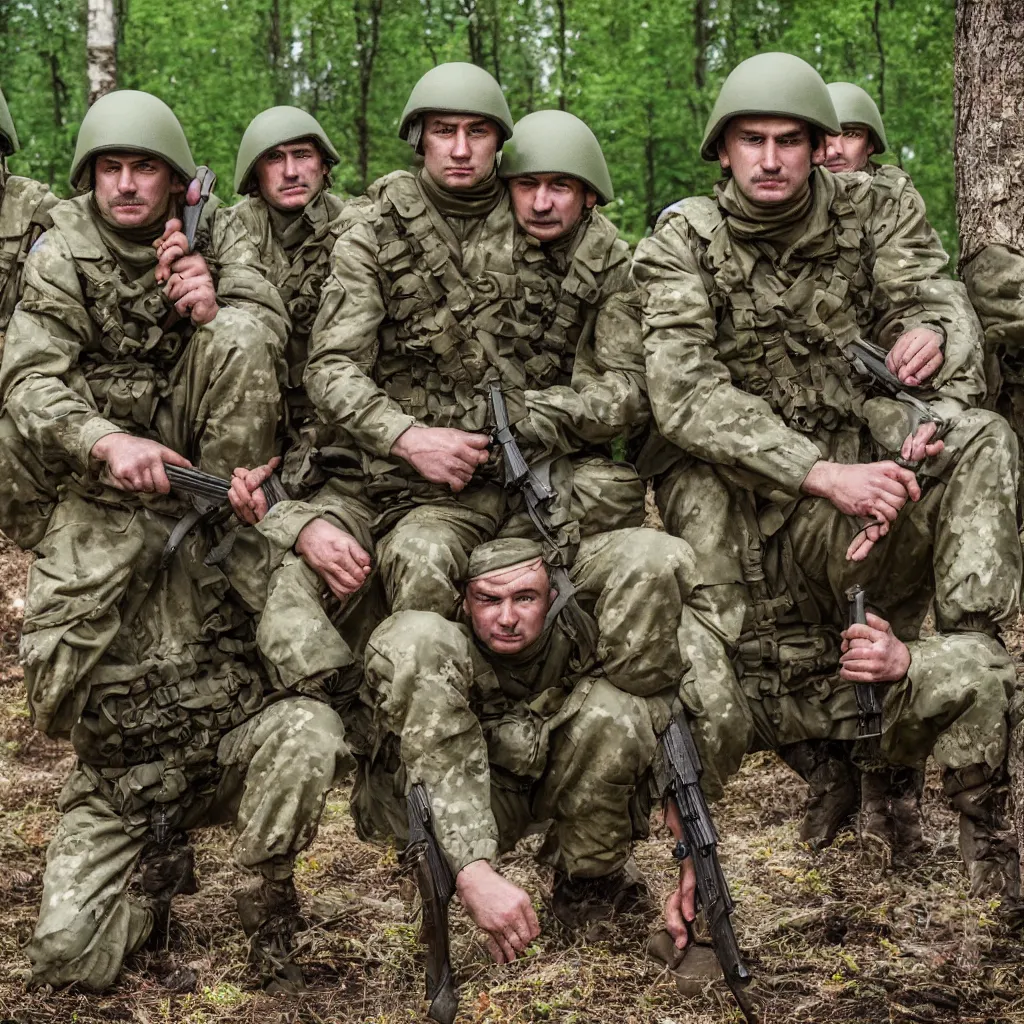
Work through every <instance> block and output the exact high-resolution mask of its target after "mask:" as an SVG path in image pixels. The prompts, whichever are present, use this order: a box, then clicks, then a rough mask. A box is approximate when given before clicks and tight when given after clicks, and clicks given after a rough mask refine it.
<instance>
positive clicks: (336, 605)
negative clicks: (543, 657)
mask: <svg viewBox="0 0 1024 1024" xmlns="http://www.w3.org/2000/svg"><path fill="white" fill-rule="evenodd" d="M567 461H568V460H567ZM569 480H570V486H571V494H572V499H571V500H572V503H573V516H574V517H575V519H576V520H579V521H582V522H583V523H584V529H583V531H582V532H583V533H584V535H586V536H590V535H593V534H596V533H599V532H604V531H606V530H611V529H616V528H618V526H620V525H623V526H639V525H640V524H641V523H642V522H643V518H644V485H643V484H642V482H641V481H640V479H639V477H638V476H637V475H636V471H635V470H634V469H633V467H632V466H630V465H629V464H628V463H617V462H612V461H611V460H610V459H604V458H600V457H597V456H581V457H580V458H579V459H578V460H576V461H575V463H574V465H573V467H572V476H571V477H570V478H569ZM405 504H408V502H405ZM399 508H401V504H400V505H399ZM508 511H509V507H508V501H507V498H506V495H505V492H504V491H503V490H502V489H501V488H498V487H496V486H494V485H483V486H481V487H478V488H475V489H473V490H471V491H470V492H469V494H465V495H462V496H460V497H459V498H455V497H454V496H453V497H452V498H451V499H450V500H445V501H433V502H430V503H424V504H419V505H414V506H412V507H410V508H408V509H404V510H402V511H400V512H399V513H398V521H397V523H395V525H394V526H392V527H391V528H390V529H389V530H388V531H387V532H386V533H385V534H384V536H383V538H382V539H380V540H379V541H377V539H376V538H377V536H378V535H379V532H380V528H379V524H380V521H381V520H383V521H390V520H393V519H394V517H395V514H396V512H395V509H394V508H393V507H390V506H389V507H388V508H387V509H386V510H385V512H384V514H383V515H381V516H379V517H378V515H377V513H376V512H375V510H374V509H373V508H372V507H371V505H370V504H369V502H368V500H367V498H366V497H365V494H364V493H362V489H361V488H359V487H358V486H356V485H352V484H351V483H349V482H348V481H346V480H344V479H340V478H339V479H332V480H329V481H328V482H327V483H326V484H324V485H323V486H322V487H321V488H320V489H319V490H318V491H317V493H316V494H314V495H313V496H311V497H310V498H308V499H307V500H305V501H288V502H282V503H280V504H279V505H277V506H275V507H274V508H273V509H272V510H271V512H270V513H269V514H268V515H267V516H266V517H265V518H264V520H263V521H262V522H261V523H260V524H259V525H258V527H257V529H258V530H259V532H260V533H261V534H262V535H263V536H264V537H265V538H266V539H267V540H268V541H269V544H270V548H271V550H272V552H273V553H274V557H273V559H272V575H271V577H270V582H269V586H268V588H267V606H266V608H265V609H264V612H263V615H262V617H261V619H260V626H259V634H258V640H259V647H260V650H261V652H262V653H263V655H264V656H265V658H266V660H267V662H268V664H270V665H271V666H273V668H274V669H275V671H276V672H277V673H278V675H279V677H280V680H281V682H282V683H283V684H284V685H285V686H288V687H293V688H294V687H303V686H307V685H312V686H317V685H318V682H317V681H318V680H323V679H327V678H329V677H330V676H331V675H332V674H337V673H339V672H345V671H346V670H348V669H349V668H350V666H353V665H355V664H357V662H358V659H359V657H360V655H361V652H362V648H363V646H364V645H365V641H366V638H367V637H368V635H369V632H370V631H372V629H373V628H375V627H376V626H377V625H378V624H379V623H380V622H381V621H382V620H383V619H384V617H385V616H386V614H387V611H386V609H387V608H390V609H391V610H392V611H405V610H422V611H436V612H438V613H439V614H441V615H443V616H445V617H447V618H453V617H454V616H455V615H456V614H457V613H458V609H459V606H460V604H461V601H462V597H461V593H460V591H459V589H458V582H459V580H461V579H462V577H463V576H464V575H465V572H466V568H467V566H468V564H469V555H470V553H471V552H472V550H473V548H474V547H476V545H477V544H480V543H483V542H484V541H486V540H490V539H491V538H492V537H494V536H495V534H496V533H498V531H499V527H500V526H501V525H502V522H503V520H505V517H506V513H507V512H508ZM318 517H319V518H324V519H326V520H327V521H328V522H331V523H333V524H334V525H335V526H338V527H340V528H341V529H343V530H345V531H347V532H348V533H350V534H351V535H352V536H353V537H354V538H355V539H356V540H357V541H358V542H359V544H360V545H361V546H362V547H363V548H364V549H365V550H366V551H368V552H369V553H370V554H371V555H372V556H374V559H375V563H376V565H375V573H374V576H373V577H372V578H371V580H370V581H369V582H368V583H367V585H366V587H364V590H363V591H360V593H359V594H356V595H353V597H352V598H350V599H349V600H347V601H344V602H339V601H338V600H337V599H336V598H333V597H330V596H329V595H326V588H325V586H324V583H323V581H322V580H320V578H319V577H318V576H317V574H316V573H315V572H313V570H311V569H310V568H309V567H308V566H307V565H306V564H305V562H304V561H303V560H302V559H301V558H300V557H299V556H298V555H296V554H295V553H294V552H293V548H294V546H295V544H296V542H297V540H298V537H299V534H300V533H301V532H302V530H303V528H304V527H306V526H307V525H308V524H309V523H310V522H311V521H312V520H314V519H316V518H318ZM515 519H516V520H517V524H518V525H520V526H522V527H523V528H524V529H526V530H527V531H528V532H532V530H533V527H532V524H531V523H529V520H528V518H527V517H526V515H525V513H523V514H519V515H516V516H515ZM508 525H509V524H508V522H507V520H506V521H505V526H506V527H507V526H508ZM351 674H352V673H351V672H349V675H351ZM306 680H309V681H310V682H309V683H307V682H305V681H306Z"/></svg>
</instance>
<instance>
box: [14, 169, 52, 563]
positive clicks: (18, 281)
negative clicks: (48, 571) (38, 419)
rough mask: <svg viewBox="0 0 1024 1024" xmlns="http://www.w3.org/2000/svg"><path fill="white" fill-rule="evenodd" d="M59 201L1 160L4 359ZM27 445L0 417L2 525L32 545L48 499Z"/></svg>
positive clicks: (18, 539) (24, 543) (23, 544)
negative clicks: (33, 252) (32, 259)
mask: <svg viewBox="0 0 1024 1024" xmlns="http://www.w3.org/2000/svg"><path fill="white" fill-rule="evenodd" d="M57 202H58V199H57V197H56V196H55V195H54V194H53V193H52V192H51V191H50V189H49V186H47V185H44V184H42V183H41V182H38V181H33V180H32V179H31V178H19V177H17V176H15V175H13V174H8V173H7V169H6V167H4V166H3V165H2V163H0V358H2V356H3V352H4V338H5V335H6V332H7V325H8V323H9V322H10V319H11V314H12V313H13V312H14V307H15V305H16V303H17V301H18V298H19V297H20V295H21V289H22V279H23V277H24V269H25V260H26V258H27V257H28V253H29V250H30V249H31V248H32V246H33V245H34V244H35V242H36V240H37V239H38V238H39V236H40V235H41V234H42V233H43V232H44V231H46V230H47V229H48V228H49V227H50V226H51V225H52V223H53V222H52V221H51V220H50V210H51V209H52V208H53V206H54V205H55V204H56V203H57ZM25 460H26V453H25V451H24V445H23V444H22V442H21V439H20V437H19V435H18V434H17V432H16V431H15V430H14V428H13V424H12V423H11V421H10V420H9V419H8V418H7V417H6V416H0V480H3V481H4V487H3V489H2V491H0V530H3V532H4V533H6V534H7V536H8V537H10V539H11V540H13V541H14V542H15V543H16V544H18V545H20V546H21V547H25V548H27V547H31V546H32V544H33V543H35V541H36V540H38V539H39V537H40V536H41V535H42V531H43V530H44V529H45V525H46V515H47V509H46V501H45V498H44V497H43V496H42V494H41V493H40V490H39V489H38V487H37V486H36V485H35V484H34V483H33V481H32V480H31V478H30V477H29V476H28V474H27V472H26V469H25V467H24V463H25Z"/></svg>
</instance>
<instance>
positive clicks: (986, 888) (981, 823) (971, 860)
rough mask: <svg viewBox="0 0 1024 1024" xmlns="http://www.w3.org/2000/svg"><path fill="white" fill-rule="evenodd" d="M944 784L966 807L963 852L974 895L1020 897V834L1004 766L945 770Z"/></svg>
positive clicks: (963, 809)
mask: <svg viewBox="0 0 1024 1024" xmlns="http://www.w3.org/2000/svg"><path fill="white" fill-rule="evenodd" d="M942 789H943V792H945V794H946V796H947V797H948V798H949V800H950V802H951V803H952V805H953V806H954V807H955V808H956V810H958V811H959V812H960V853H961V855H962V856H963V859H964V864H965V866H966V867H967V875H968V877H969V878H970V880H971V894H972V895H974V896H984V897H991V896H998V897H1001V898H1002V899H1004V900H1006V901H1009V902H1015V901H1017V900H1018V899H1019V897H1020V862H1019V860H1018V852H1017V838H1016V836H1015V835H1014V833H1013V831H1012V830H1011V829H1009V827H1008V823H1007V821H1006V817H1005V811H1006V791H1007V790H1006V778H1005V774H1004V772H1003V771H1002V770H1001V769H1000V770H998V771H993V770H992V769H991V768H989V767H988V765H969V766H968V767H967V768H961V769H959V770H957V771H954V770H952V769H950V768H947V769H945V770H944V771H943V773H942Z"/></svg>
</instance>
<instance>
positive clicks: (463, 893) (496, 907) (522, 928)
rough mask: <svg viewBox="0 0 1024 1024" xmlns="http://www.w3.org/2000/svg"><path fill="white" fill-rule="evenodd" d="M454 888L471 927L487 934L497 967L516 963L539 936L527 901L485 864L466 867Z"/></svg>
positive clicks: (520, 892)
mask: <svg viewBox="0 0 1024 1024" xmlns="http://www.w3.org/2000/svg"><path fill="white" fill-rule="evenodd" d="M455 888H456V889H457V890H458V893H459V899H461V900H462V905H463V906H464V907H465V908H466V910H467V911H468V913H469V916H470V917H471V918H472V919H473V923H474V924H475V925H476V926H477V928H479V929H480V930H481V931H484V932H486V933H487V936H488V938H487V949H488V951H489V952H490V954H491V956H492V957H493V959H494V962H495V963H496V964H507V963H510V962H511V961H513V960H515V958H516V954H517V953H522V952H523V950H524V949H526V947H527V946H529V944H530V943H531V942H533V940H534V939H535V938H537V936H538V935H540V922H538V920H537V914H536V913H535V912H534V909H533V904H532V903H531V902H530V897H529V896H527V895H526V893H525V892H523V890H522V889H520V888H519V886H518V885H514V884H513V883H512V882H510V881H509V880H508V879H507V878H503V877H502V876H501V875H500V874H498V872H497V871H495V870H494V868H492V867H491V865H490V864H488V863H487V861H485V860H475V861H473V862H472V863H471V864H467V865H466V866H465V867H464V868H463V869H462V870H461V871H460V872H459V876H458V878H456V879H455Z"/></svg>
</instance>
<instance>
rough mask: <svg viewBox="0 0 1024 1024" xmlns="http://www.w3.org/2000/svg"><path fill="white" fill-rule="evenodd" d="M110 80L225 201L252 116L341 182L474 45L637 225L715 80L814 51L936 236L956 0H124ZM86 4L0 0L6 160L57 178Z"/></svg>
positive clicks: (694, 165) (513, 100)
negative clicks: (909, 184) (275, 123)
mask: <svg viewBox="0 0 1024 1024" xmlns="http://www.w3.org/2000/svg"><path fill="white" fill-rule="evenodd" d="M118 3H119V9H120V13H121V21H120V26H119V34H120V45H119V51H118V65H119V82H120V84H121V85H122V86H125V87H131V88H137V89H147V90H151V91H153V92H155V93H157V94H158V95H159V96H161V97H162V98H163V99H165V100H166V101H167V102H168V103H169V104H170V105H171V106H172V107H173V108H174V110H175V111H176V112H177V113H178V115H179V117H180V118H181V120H182V123H183V124H184V126H185V130H186V132H187V133H188V135H189V138H190V140H191V143H192V148H193V152H194V153H195V156H196V159H197V160H198V161H200V162H206V163H209V164H210V165H211V166H212V167H213V168H214V170H216V171H217V173H218V175H219V176H220V185H219V189H218V190H219V192H220V194H221V195H222V196H227V194H228V192H229V191H230V184H229V182H230V180H231V173H232V170H233V167H234V159H235V150H236V147H237V145H238V140H239V139H240V137H241V134H242V131H243V130H244V128H245V126H246V124H247V123H248V122H249V119H250V118H251V117H252V116H253V115H255V114H256V113H258V112H259V111H260V110H262V109H263V108H265V107H267V106H271V105H272V104H275V103H295V104H297V105H299V106H304V107H306V108H307V109H308V110H310V111H311V112H312V113H313V114H314V115H315V116H316V117H318V118H319V119H320V120H321V123H322V124H323V125H324V127H325V128H326V130H327V132H328V134H329V135H330V136H331V138H332V139H333V140H334V142H335V145H336V146H337V147H338V149H339V151H340V152H341V154H342V157H343V159H342V163H341V165H340V166H339V167H338V168H337V170H336V171H335V175H334V177H335V182H336V185H337V187H338V188H339V190H340V191H345V192H359V191H361V190H362V189H363V188H364V187H365V185H366V184H367V183H368V182H369V181H372V180H373V179H374V178H375V177H378V176H379V175H381V174H384V173H387V172H388V171H391V170H394V169H395V168H397V167H405V166H408V165H409V162H410V152H409V149H408V147H407V146H406V145H405V143H403V142H401V141H400V140H399V139H398V138H397V121H398V115H399V114H400V112H401V109H402V106H403V104H404V102H405V99H406V97H407V95H408V92H409V89H410V88H411V86H412V84H413V83H414V82H415V80H416V79H417V78H418V77H419V75H421V74H422V73H423V72H424V71H426V70H427V69H428V68H430V67H432V66H433V65H435V64H437V63H440V62H442V61H446V60H473V61H474V62H475V63H478V64H481V65H482V66H484V67H486V68H487V69H488V70H490V71H491V72H492V73H494V74H495V75H496V77H497V78H498V79H499V81H501V82H502V84H503V86H504V87H505V89H506V92H507V94H508V98H509V105H510V106H511V108H512V112H513V114H514V115H515V116H516V117H521V116H522V115H523V114H526V113H528V112H529V111H531V110H535V109H538V108H542V107H547V106H552V107H558V106H561V107H564V108H565V109H567V110H571V111H572V112H573V113H575V114H578V115H579V116H580V117H582V118H583V119H584V120H585V121H587V122H588V123H589V124H590V126H591V127H592V128H593V129H594V131H595V132H596V134H597V136H598V138H599V139H601V141H602V143H603V145H604V147H605V153H606V156H607V159H608V164H609V167H610V169H611V173H612V178H613V181H614V183H615V190H616V193H617V199H616V201H615V203H614V204H612V206H611V208H610V209H609V211H608V212H609V213H610V214H611V216H612V217H613V218H614V219H615V220H616V221H617V223H618V224H619V225H620V227H621V228H622V230H623V231H624V232H625V233H626V234H627V235H628V236H629V237H631V238H634V239H635V238H638V237H639V236H641V235H642V234H643V233H644V232H645V231H646V229H647V227H648V225H649V224H650V223H651V221H652V218H654V217H655V216H656V215H657V213H658V211H659V210H660V209H661V208H662V207H664V206H665V205H667V204H668V203H670V202H673V201H674V200H676V199H678V198H680V197H681V196H684V195H689V194H694V193H701V192H706V191H707V190H708V189H709V188H710V186H711V185H712V183H713V182H714V180H715V179H716V177H717V168H716V167H714V166H711V165H707V164H705V163H703V162H702V161H701V160H700V158H699V156H698V154H697V145H698V142H699V140H700V136H701V133H702V131H703V128H704V123H705V120H706V118H707V115H708V112H709V110H710V107H711V104H712V102H713V100H714V95H715V92H716V90H717V88H718V86H719V85H720V84H721V82H722V80H723V78H724V77H725V75H726V74H727V73H728V71H729V70H730V69H731V68H732V67H733V66H734V65H735V64H736V63H737V62H739V61H740V60H742V59H743V58H745V57H748V56H750V55H751V54H753V53H756V52H758V51H760V50H769V49H778V50H787V51H789V52H792V53H796V54H798V55H799V56H801V57H803V58H805V59H806V60H808V61H810V62H811V63H812V64H814V65H815V66H816V67H818V68H819V70H820V71H821V72H822V74H823V75H824V76H825V78H826V80H835V79H844V80H849V81H853V82H857V83H858V84H860V85H862V86H864V87H865V88H866V89H867V90H868V91H869V92H870V93H871V94H872V95H873V96H874V97H875V99H876V100H877V101H878V103H879V106H880V108H881V110H882V113H883V116H884V118H885V122H886V128H887V131H888V135H889V138H890V142H891V145H892V152H891V153H889V154H887V155H886V157H885V159H886V160H887V161H895V162H899V163H900V164H901V165H902V166H904V167H905V168H906V170H907V171H908V172H909V173H910V175H911V176H912V177H913V179H914V181H915V183H916V184H917V185H918V187H919V188H920V190H921V192H922V193H923V194H924V197H925V199H926V201H927V203H928V209H929V213H930V215H931V218H932V221H933V223H934V224H935V226H936V227H937V228H938V230H939V232H940V234H941V235H942V238H943V241H944V242H945V244H946V246H947V248H949V249H950V250H952V249H953V248H954V247H955V245H956V217H955V209H954V201H953V167H952V141H953V109H952V89H953V8H954V0H898V2H897V0H799V2H797V0H616V2H615V3H612V2H610V0H187V2H186V0H118ZM84 22H85V3H84V0H20V2H18V3H9V4H0V43H2V45H0V54H2V57H0V84H2V86H3V88H4V90H5V92H6V93H7V97H8V100H9V101H10V105H11V110H12V112H13V114H14V116H15V118H16V120H17V124H18V130H19V133H20V134H21V136H22V140H23V143H24V152H23V153H19V154H18V155H17V156H16V157H15V158H14V160H12V166H13V168H14V169H15V170H16V171H19V172H20V173H24V174H30V175H34V176H36V177H40V178H42V179H44V180H49V181H51V182H53V183H55V184H56V186H57V187H58V188H60V189H64V190H66V182H65V177H66V174H67V166H68V163H69V162H70V155H71V151H72V145H73V142H74V135H75V131H76V130H77V126H78V122H79V120H80V119H81V116H82V113H83V110H84V104H85V96H86V83H85V77H86V61H85V26H84Z"/></svg>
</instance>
